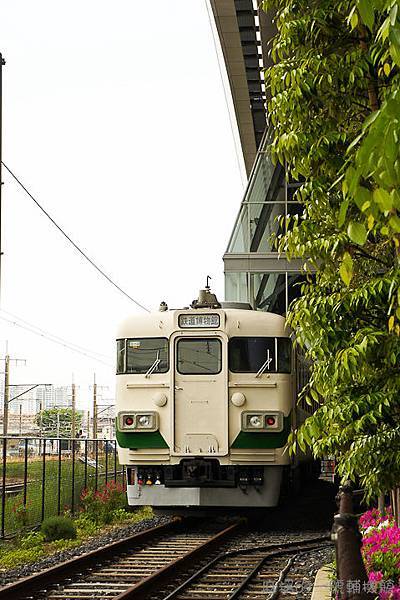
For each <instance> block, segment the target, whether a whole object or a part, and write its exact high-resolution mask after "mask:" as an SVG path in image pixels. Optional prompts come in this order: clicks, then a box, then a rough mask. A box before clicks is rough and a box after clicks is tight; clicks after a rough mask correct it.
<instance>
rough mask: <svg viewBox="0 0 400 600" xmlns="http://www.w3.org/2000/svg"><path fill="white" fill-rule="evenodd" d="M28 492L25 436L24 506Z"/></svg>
mask: <svg viewBox="0 0 400 600" xmlns="http://www.w3.org/2000/svg"><path fill="white" fill-rule="evenodd" d="M27 492H28V438H25V444H24V506H26V500H27Z"/></svg>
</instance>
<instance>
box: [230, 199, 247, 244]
mask: <svg viewBox="0 0 400 600" xmlns="http://www.w3.org/2000/svg"><path fill="white" fill-rule="evenodd" d="M247 210H248V209H247V206H246V205H245V204H242V206H241V208H240V213H239V218H238V220H237V222H236V225H235V229H234V231H233V234H232V239H231V241H230V244H229V247H228V252H237V253H241V252H249V250H250V241H249V224H248V214H247Z"/></svg>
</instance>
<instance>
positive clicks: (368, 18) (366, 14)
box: [357, 0, 375, 31]
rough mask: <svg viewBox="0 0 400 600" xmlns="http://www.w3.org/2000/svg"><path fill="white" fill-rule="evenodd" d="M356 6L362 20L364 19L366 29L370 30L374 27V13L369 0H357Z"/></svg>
mask: <svg viewBox="0 0 400 600" xmlns="http://www.w3.org/2000/svg"><path fill="white" fill-rule="evenodd" d="M357 8H358V11H359V13H360V15H361V18H362V20H363V21H364V23H365V24H366V26H367V27H368V29H369V30H370V31H372V29H373V27H374V20H375V13H374V7H373V4H372V2H371V0H358V1H357Z"/></svg>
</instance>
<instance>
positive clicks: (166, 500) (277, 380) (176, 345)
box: [116, 286, 315, 508]
mask: <svg viewBox="0 0 400 600" xmlns="http://www.w3.org/2000/svg"><path fill="white" fill-rule="evenodd" d="M308 371H309V369H308V366H307V364H306V362H305V361H304V359H303V358H302V355H301V353H300V352H299V351H298V350H296V349H295V348H294V346H293V344H292V341H291V335H290V331H289V330H288V328H287V326H286V324H285V318H284V317H283V316H281V315H278V314H274V313H268V312H261V311H256V310H253V309H252V307H251V306H250V305H249V304H246V303H238V302H219V301H218V299H217V297H216V295H215V294H213V293H212V292H211V290H210V287H209V286H206V287H205V289H202V290H200V293H199V296H198V298H197V299H196V300H193V302H192V303H191V304H190V306H186V307H184V308H182V309H169V308H168V306H167V304H166V303H165V302H162V303H161V304H160V307H159V310H157V311H154V312H151V313H148V314H145V315H134V316H131V317H129V318H127V319H125V320H124V321H123V322H122V323H121V325H120V327H119V329H118V334H117V376H116V379H117V383H116V438H117V443H118V454H119V462H120V464H121V465H123V466H124V468H126V481H127V496H128V503H129V504H130V505H132V506H141V505H151V506H154V507H160V508H161V507H165V508H168V507H174V508H176V507H197V508H198V507H204V508H206V507H237V508H239V507H245V508H265V507H274V506H276V505H277V504H278V502H279V498H280V494H281V491H282V489H283V488H285V489H288V487H289V486H292V487H293V486H294V485H296V483H295V482H298V481H299V474H300V473H303V474H304V473H312V472H313V471H314V470H315V469H314V467H315V465H314V464H313V463H312V461H311V457H310V456H307V455H304V454H303V455H299V456H295V457H293V456H290V455H289V453H288V452H287V450H286V442H287V439H288V435H289V433H290V431H291V430H292V429H293V428H296V427H297V426H298V425H299V424H300V423H302V422H303V421H304V419H305V418H307V416H308V415H309V414H310V412H312V410H313V407H310V406H308V405H307V404H306V403H304V402H302V403H300V404H299V403H298V402H297V399H298V394H299V391H300V390H301V389H302V388H303V386H304V385H305V384H306V382H307V377H308Z"/></svg>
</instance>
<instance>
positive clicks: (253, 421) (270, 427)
mask: <svg viewBox="0 0 400 600" xmlns="http://www.w3.org/2000/svg"><path fill="white" fill-rule="evenodd" d="M241 419H242V431H249V432H251V431H260V432H264V433H273V432H276V433H278V432H280V431H282V430H283V413H281V412H271V411H268V412H267V411H263V410H260V411H245V412H242V417H241Z"/></svg>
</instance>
